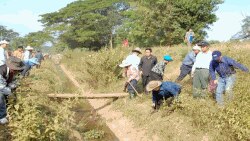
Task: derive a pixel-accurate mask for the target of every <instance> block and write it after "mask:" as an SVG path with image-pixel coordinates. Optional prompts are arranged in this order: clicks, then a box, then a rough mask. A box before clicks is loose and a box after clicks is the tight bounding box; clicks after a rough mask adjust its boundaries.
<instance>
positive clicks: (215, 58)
mask: <svg viewBox="0 0 250 141" xmlns="http://www.w3.org/2000/svg"><path fill="white" fill-rule="evenodd" d="M212 57H213V61H216V62H221V59H222V54H221V52H220V51H218V50H216V51H213V53H212Z"/></svg>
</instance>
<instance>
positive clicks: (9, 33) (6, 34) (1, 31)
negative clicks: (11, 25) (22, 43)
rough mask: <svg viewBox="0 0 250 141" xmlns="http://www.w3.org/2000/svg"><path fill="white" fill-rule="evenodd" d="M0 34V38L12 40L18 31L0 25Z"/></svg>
mask: <svg viewBox="0 0 250 141" xmlns="http://www.w3.org/2000/svg"><path fill="white" fill-rule="evenodd" d="M0 36H1V40H2V39H8V40H12V39H14V38H16V37H18V36H19V33H17V32H15V31H14V30H12V29H7V27H5V26H2V25H0Z"/></svg>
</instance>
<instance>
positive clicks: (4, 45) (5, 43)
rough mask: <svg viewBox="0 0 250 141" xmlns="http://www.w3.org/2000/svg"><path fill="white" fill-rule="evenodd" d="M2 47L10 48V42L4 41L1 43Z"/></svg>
mask: <svg viewBox="0 0 250 141" xmlns="http://www.w3.org/2000/svg"><path fill="white" fill-rule="evenodd" d="M0 46H1V47H2V48H7V47H8V46H9V42H8V41H6V40H3V41H1V42H0Z"/></svg>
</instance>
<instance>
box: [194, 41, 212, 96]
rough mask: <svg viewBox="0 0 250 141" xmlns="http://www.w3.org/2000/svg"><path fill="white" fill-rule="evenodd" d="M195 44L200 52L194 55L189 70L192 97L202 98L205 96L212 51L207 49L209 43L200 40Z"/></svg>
mask: <svg viewBox="0 0 250 141" xmlns="http://www.w3.org/2000/svg"><path fill="white" fill-rule="evenodd" d="M197 45H198V46H200V47H201V52H200V53H198V55H197V56H196V61H195V63H194V65H193V67H192V72H191V76H193V97H194V98H203V97H205V96H206V89H207V86H208V81H209V66H210V62H211V60H212V52H211V51H210V50H209V43H208V42H206V41H201V42H200V43H198V44H197Z"/></svg>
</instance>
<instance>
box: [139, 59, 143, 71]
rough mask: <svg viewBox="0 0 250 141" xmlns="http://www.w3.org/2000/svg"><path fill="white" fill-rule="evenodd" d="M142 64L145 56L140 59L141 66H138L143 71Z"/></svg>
mask: <svg viewBox="0 0 250 141" xmlns="http://www.w3.org/2000/svg"><path fill="white" fill-rule="evenodd" d="M142 65H143V57H142V58H141V61H140V63H139V66H138V68H139V70H140V71H142Z"/></svg>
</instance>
